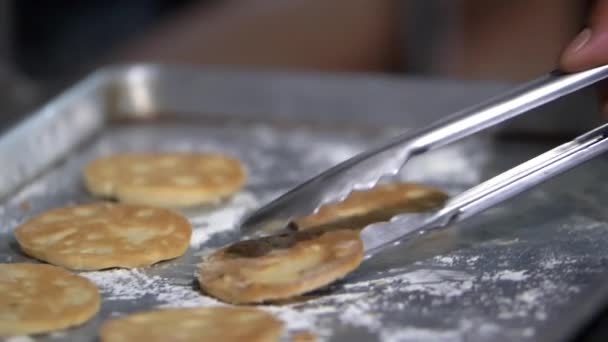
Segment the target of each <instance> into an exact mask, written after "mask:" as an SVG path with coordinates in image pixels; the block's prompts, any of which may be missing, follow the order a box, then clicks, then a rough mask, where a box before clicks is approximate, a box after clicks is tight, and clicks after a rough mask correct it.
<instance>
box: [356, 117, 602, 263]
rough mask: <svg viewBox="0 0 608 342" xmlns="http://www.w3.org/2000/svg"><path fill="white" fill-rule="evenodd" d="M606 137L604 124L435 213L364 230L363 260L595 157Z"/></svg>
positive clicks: (458, 197)
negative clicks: (411, 236)
mask: <svg viewBox="0 0 608 342" xmlns="http://www.w3.org/2000/svg"><path fill="white" fill-rule="evenodd" d="M607 134H608V124H605V125H602V126H600V127H598V128H596V129H593V130H591V131H589V132H587V133H585V134H583V135H581V136H579V137H577V138H575V139H574V140H572V141H570V142H567V143H565V144H562V145H560V146H558V147H555V148H553V149H551V150H550V151H547V152H545V153H543V154H541V155H539V156H537V157H534V158H532V159H530V160H528V161H526V162H524V163H522V164H520V165H518V166H516V167H514V168H512V169H509V170H507V171H505V172H503V173H501V174H499V175H497V176H495V177H493V178H491V179H489V180H487V181H485V182H483V183H481V184H479V185H476V186H474V187H473V188H471V189H468V190H466V191H464V192H462V193H461V194H458V195H456V196H454V197H452V198H450V199H449V200H448V201H447V202H446V203H445V205H444V206H443V207H441V208H439V209H437V210H433V211H430V212H427V213H420V214H404V215H401V216H396V217H394V218H393V219H391V220H390V222H389V223H376V224H372V225H370V226H368V227H365V228H364V229H363V231H362V232H361V239H362V240H363V243H364V246H365V254H366V258H369V257H371V256H373V255H374V254H376V253H379V252H380V251H382V250H383V249H385V248H388V247H390V246H391V245H393V244H395V243H400V242H401V241H402V240H404V239H405V238H406V237H407V236H408V235H411V234H415V233H418V234H422V233H427V232H428V231H431V230H434V229H441V228H446V227H447V226H449V225H454V224H456V223H459V222H462V221H463V220H465V219H467V218H469V217H472V216H474V215H477V214H479V213H481V212H483V211H485V210H487V209H489V208H491V207H493V206H495V205H497V204H500V203H502V202H504V201H506V200H508V199H510V198H512V197H513V196H516V195H519V194H521V193H522V192H524V191H527V190H530V189H531V188H533V187H535V186H537V185H538V184H541V183H543V182H546V181H547V180H549V179H551V178H553V177H555V176H557V175H560V174H561V173H563V172H566V171H568V170H570V169H572V168H574V167H576V166H579V165H580V164H582V163H584V162H587V161H589V160H590V159H593V158H595V157H597V156H598V155H600V154H602V153H604V152H606V150H608V139H607Z"/></svg>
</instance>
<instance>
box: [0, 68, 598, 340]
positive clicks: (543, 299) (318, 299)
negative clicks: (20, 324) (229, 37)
mask: <svg viewBox="0 0 608 342" xmlns="http://www.w3.org/2000/svg"><path fill="white" fill-rule="evenodd" d="M373 89H376V91H374V90H373ZM377 89H381V90H382V91H378V90H377ZM433 89H441V91H442V94H443V97H442V101H428V99H429V98H430V97H431V95H432V94H433V92H434V90H433ZM500 89H501V87H500V86H495V87H493V88H492V85H491V84H490V85H488V84H486V83H482V84H478V85H475V84H474V83H454V82H444V83H442V82H439V83H436V81H434V82H432V83H427V82H425V81H411V80H410V81H408V80H403V81H401V80H398V79H383V78H381V77H377V76H356V77H353V76H345V77H337V76H331V75H328V76H322V75H315V76H310V75H292V74H285V75H280V74H273V75H270V76H269V75H267V74H264V73H250V72H232V73H231V72H222V71H200V70H196V69H194V70H192V69H180V68H177V69H173V68H158V67H151V66H146V67H142V66H136V67H132V68H124V69H113V70H109V71H103V72H100V73H98V74H96V75H94V76H92V77H91V78H89V79H87V80H86V81H85V82H84V83H83V84H79V85H77V86H76V87H75V88H73V89H71V90H70V91H69V92H68V93H67V95H65V96H63V97H61V98H60V99H58V100H55V101H53V102H52V103H50V104H48V105H47V106H45V107H44V108H43V110H41V111H39V112H37V113H34V116H33V117H32V118H30V119H29V121H28V122H27V123H25V124H24V125H22V126H20V127H19V128H18V132H21V134H16V133H14V132H17V131H11V133H9V135H8V136H10V137H12V138H11V139H6V137H7V135H4V136H2V138H0V146H2V153H0V156H2V158H3V159H2V164H1V165H2V166H3V167H2V168H0V173H2V176H3V177H4V174H5V171H8V170H12V169H7V168H5V166H6V165H13V164H21V163H25V165H29V166H28V168H24V169H22V170H23V171H26V172H23V173H18V172H16V173H13V172H14V171H15V170H12V171H11V173H10V175H11V177H12V178H13V179H14V181H13V182H10V183H9V184H8V185H5V188H3V189H4V190H5V191H4V193H5V194H6V195H5V196H4V197H3V199H2V201H1V202H0V261H2V262H16V261H33V260H32V259H29V258H27V257H25V256H24V255H23V254H21V253H20V252H19V248H18V246H17V245H16V242H15V241H14V238H13V237H12V230H13V229H14V228H15V226H16V225H18V224H19V223H20V222H22V221H23V220H24V219H26V218H28V217H31V216H32V215H34V214H36V213H39V212H41V211H43V210H46V209H48V208H51V207H56V206H62V205H66V204H70V203H81V202H87V201H92V200H93V198H92V197H90V196H89V195H88V194H87V193H86V191H85V190H84V188H83V186H82V184H81V178H80V177H81V176H80V172H81V168H82V166H83V165H84V164H85V163H86V162H87V161H89V160H91V159H92V158H95V157H97V156H99V155H102V154H106V153H112V152H118V151H125V150H218V151H223V152H226V153H230V154H233V155H235V156H237V157H238V158H241V159H242V160H243V161H244V162H245V164H246V166H247V168H248V171H249V181H248V184H247V186H246V187H245V189H244V190H243V194H247V195H248V196H252V197H254V198H255V199H256V203H258V204H262V203H264V202H265V201H267V200H269V199H271V198H273V197H274V196H276V195H277V194H279V193H281V192H283V191H285V190H287V189H289V188H290V187H292V186H294V185H296V184H298V183H299V182H301V181H302V180H304V179H306V177H308V175H310V174H313V173H316V172H320V171H322V170H324V169H326V168H327V167H330V166H331V165H334V164H336V163H337V162H339V161H341V160H343V159H345V158H347V157H349V156H351V155H352V154H354V153H356V152H359V151H362V150H364V149H366V148H369V147H370V146H372V145H373V144H374V143H375V142H377V141H381V140H384V139H386V138H387V137H389V136H392V135H393V134H394V131H395V129H394V127H398V130H399V131H401V130H403V129H405V128H408V127H419V126H420V125H421V122H422V121H424V120H425V119H427V118H419V117H408V116H400V115H399V113H401V111H403V109H404V108H407V106H405V107H404V106H403V101H404V98H405V99H406V100H407V101H410V102H411V104H412V107H415V106H416V105H417V103H418V104H421V102H416V101H417V99H418V100H420V99H419V98H422V99H426V100H425V101H426V102H427V103H426V105H427V107H423V106H420V107H419V108H420V109H421V110H427V111H428V112H426V113H425V114H427V113H428V114H429V115H430V114H431V113H449V112H453V111H454V110H456V109H458V107H459V106H460V107H462V106H463V105H467V104H472V103H475V102H477V101H479V100H480V99H481V98H484V97H487V95H488V93H489V92H492V91H493V92H495V93H496V92H498V91H499V90H500ZM502 89H504V88H502ZM425 91H426V94H427V95H428V96H426V97H425V96H422V95H421V92H425ZM365 94H367V97H366V98H364V99H363V96H364V95H365ZM336 99H338V100H336ZM353 101H354V102H356V103H355V105H353ZM77 108H81V109H83V113H84V114H82V116H83V118H82V120H83V121H84V122H85V123H86V124H76V123H74V122H79V121H78V120H79V119H78V117H79V116H78V115H77V114H76V113H78V112H79V111H78V110H77ZM416 109H418V108H416ZM155 113H158V114H159V115H154V114H155ZM306 113H311V114H310V115H309V116H303V115H304V114H306ZM384 113H386V115H385V116H384ZM364 114H367V115H364ZM561 114H562V115H567V114H569V113H567V112H566V113H561ZM282 115H283V116H282ZM300 115H302V116H300ZM372 115H375V117H374V122H369V121H367V120H369V118H370V117H373V116H372ZM298 117H300V120H298ZM106 118H107V122H106V123H104V119H106ZM148 118H149V119H150V120H147V119H148ZM51 119H52V120H51ZM139 119H143V121H138V120H139ZM156 119H158V120H156ZM321 119H323V120H324V121H322V120H321ZM125 120H126V121H125ZM345 120H347V121H349V122H350V125H349V126H348V127H344V126H335V125H334V126H328V125H327V124H324V123H327V122H329V123H337V122H344V121H345ZM372 124H375V125H374V127H373V129H372V128H370V126H372ZM383 126H386V127H388V126H392V127H393V129H387V128H384V129H383V128H382V127H383ZM49 127H61V130H60V131H61V132H63V134H57V133H52V132H56V131H53V130H49V129H48V128H49ZM67 127H71V128H72V129H67ZM77 128H78V129H77ZM589 128H591V127H589ZM47 134H49V135H51V136H52V137H53V139H51V138H50V137H45V136H46V135H47ZM33 139H39V141H41V142H40V143H38V144H34V143H33V142H31V141H33ZM47 139H48V140H47ZM7 141H14V142H17V141H23V142H26V143H28V144H29V145H27V146H32V147H29V148H28V149H26V150H22V149H17V148H15V149H7V148H6V147H4V146H5V144H6V142H7ZM43 145H52V146H51V147H53V146H55V148H56V150H52V149H51V148H47V147H46V146H43ZM552 145H556V144H555V143H550V142H546V143H531V142H521V141H520V142H516V141H497V140H491V139H488V137H486V136H476V137H473V138H469V139H465V140H462V141H459V142H457V143H455V144H452V145H450V146H446V147H444V148H441V149H437V150H435V151H433V152H430V153H425V154H424V155H421V156H419V157H418V158H415V159H412V161H411V162H410V163H408V165H406V166H405V168H404V169H403V170H402V172H401V173H400V174H399V175H398V176H397V177H399V178H401V179H408V180H413V181H420V182H425V183H428V184H434V185H436V186H439V187H440V188H442V189H444V190H446V191H448V192H450V193H451V194H457V193H460V192H461V191H463V190H464V189H467V188H469V187H471V186H473V185H475V184H479V183H480V182H481V181H483V180H484V179H486V178H488V177H489V176H491V175H495V174H497V173H500V172H501V171H503V170H505V169H508V168H509V167H511V166H512V165H516V164H518V163H521V162H522V161H524V160H526V159H528V158H530V157H532V156H535V155H538V154H539V153H540V152H542V151H545V150H547V149H548V148H550V147H551V146H552ZM33 146H38V147H39V148H33ZM18 147H21V146H20V145H19V146H18ZM7 152H9V153H8V154H7ZM0 178H2V177H0ZM606 201H608V159H606V158H603V157H599V158H597V159H595V160H593V161H591V162H590V163H588V164H586V165H583V166H581V167H580V168H577V169H575V170H572V171H571V172H569V173H567V174H564V175H562V176H559V177H557V178H555V179H553V180H551V181H549V182H547V183H545V184H543V185H541V186H539V187H538V188H535V189H533V190H531V191H530V192H528V193H525V194H522V195H521V196H519V197H518V198H517V199H516V200H510V201H507V202H505V203H503V204H501V205H499V206H496V207H495V208H492V209H489V210H487V211H486V212H484V213H482V214H481V215H479V216H476V217H473V218H470V219H469V220H467V222H466V225H464V224H458V225H456V226H455V227H453V228H452V229H449V230H445V231H441V232H433V233H430V234H428V235H426V236H422V237H420V238H417V239H412V240H410V241H406V242H404V243H402V244H400V245H398V246H395V247H393V248H391V249H390V250H388V251H386V253H383V254H381V255H378V256H377V257H376V258H373V259H371V260H368V261H366V262H365V263H363V264H362V266H361V267H360V268H359V269H358V270H357V271H355V272H354V273H352V274H351V275H349V276H348V277H346V278H345V279H343V280H341V281H339V282H337V283H336V284H334V285H332V286H330V287H328V288H325V289H321V290H319V291H316V292H315V293H313V294H312V296H311V297H308V298H307V299H306V300H303V301H299V302H294V303H288V304H284V305H283V306H278V305H275V306H263V307H262V308H263V309H265V310H270V311H271V312H273V313H275V314H277V315H278V316H279V317H280V318H281V319H284V320H285V321H286V322H287V323H288V324H287V326H288V329H289V330H297V329H299V328H302V327H305V328H309V329H312V330H314V331H317V332H318V333H319V334H321V336H322V337H324V338H325V339H326V340H330V341H370V340H380V339H385V340H400V341H487V340H493V341H497V342H499V341H514V340H518V341H535V340H538V339H539V338H541V336H543V335H544V332H546V331H548V330H549V329H553V325H554V324H555V322H559V324H560V327H561V328H563V329H564V331H567V330H569V329H573V328H574V326H571V324H573V323H574V322H577V324H578V323H579V319H578V318H582V316H581V317H575V316H576V314H577V312H576V311H573V310H565V308H568V307H569V306H570V305H574V304H575V303H576V301H577V300H578V298H579V295H580V294H582V293H585V292H586V291H589V290H590V287H589V285H590V284H591V282H592V280H594V279H595V278H596V277H597V275H599V274H602V273H605V272H607V271H608V214H607V213H606V210H605V205H604V203H606ZM24 204H27V205H24ZM229 206H230V203H226V204H222V205H220V206H219V207H216V208H205V209H200V210H199V209H197V210H192V211H188V212H185V214H186V215H187V216H188V217H189V218H190V219H191V220H192V222H193V226H194V231H195V234H194V235H196V236H198V237H199V238H200V237H203V238H201V239H200V244H193V245H192V246H191V248H190V249H189V250H188V252H187V253H186V255H184V256H183V257H180V258H178V259H176V260H172V261H168V262H163V263H160V264H158V265H155V266H153V267H149V268H143V269H140V270H138V271H136V272H134V273H128V272H124V273H113V272H116V271H107V273H106V272H104V273H99V274H98V275H97V277H102V276H103V275H105V274H108V275H109V274H114V276H108V278H107V281H106V282H110V281H114V282H115V283H116V286H117V290H116V291H114V292H113V290H112V286H111V285H107V287H103V286H102V287H101V292H102V297H103V304H102V308H101V311H100V313H99V314H98V315H97V316H96V317H95V318H94V319H93V320H91V321H90V322H88V323H86V324H85V325H83V326H82V327H78V328H75V329H70V330H68V331H66V332H61V333H58V334H51V335H42V336H35V337H33V339H34V340H37V341H38V340H40V341H95V340H96V337H95V336H96V331H97V328H98V327H99V325H100V324H101V322H103V321H104V320H105V319H107V318H109V317H113V316H114V315H117V314H124V313H129V312H133V311H138V310H144V309H149V308H153V307H157V306H159V305H164V306H166V305H175V306H182V305H186V304H190V305H192V302H196V300H198V299H199V298H200V299H201V300H202V301H207V300H210V299H208V297H206V296H203V295H200V296H199V295H198V294H197V293H198V289H197V288H196V284H195V283H194V282H193V279H194V278H193V272H194V271H195V269H196V264H197V263H198V262H200V257H201V255H202V254H205V253H208V251H210V250H213V249H214V248H216V247H219V246H222V245H223V244H225V243H228V242H230V241H234V240H235V239H237V238H239V237H240V235H239V232H238V230H237V227H236V226H233V227H231V228H230V229H226V230H225V231H222V232H216V233H214V234H211V233H209V235H205V234H204V232H205V231H206V230H207V229H209V228H211V227H207V226H205V225H204V224H203V223H201V218H203V217H206V216H207V215H210V214H214V213H218V212H219V213H222V212H224V213H225V212H226V211H225V208H226V207H229ZM387 270H388V271H387ZM117 274H119V275H124V274H128V275H132V277H133V279H134V280H133V281H132V282H127V283H124V282H123V281H124V280H125V279H124V278H122V277H117V276H116V275H117ZM129 279H131V278H129ZM132 288H133V290H136V291H135V293H134V295H133V296H131V297H127V296H125V295H124V293H125V292H126V293H127V294H128V293H129V290H131V289H132ZM308 323H310V324H308Z"/></svg>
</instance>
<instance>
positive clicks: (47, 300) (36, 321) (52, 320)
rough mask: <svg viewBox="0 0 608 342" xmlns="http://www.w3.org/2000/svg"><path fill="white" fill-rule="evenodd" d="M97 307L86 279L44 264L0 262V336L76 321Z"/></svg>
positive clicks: (94, 291)
mask: <svg viewBox="0 0 608 342" xmlns="http://www.w3.org/2000/svg"><path fill="white" fill-rule="evenodd" d="M98 310H99V292H98V290H97V287H96V286H95V285H94V284H93V283H91V282H90V281H89V280H88V279H85V278H83V277H80V276H78V275H75V274H72V273H70V272H68V271H66V270H64V269H62V268H59V267H55V266H51V265H44V264H27V263H16V264H0V337H2V336H4V337H6V336H17V335H27V334H38V333H44V332H50V331H54V330H60V329H65V328H68V327H71V326H75V325H79V324H82V323H84V322H86V321H87V320H89V319H90V318H91V317H93V316H94V315H95V314H96V313H97V311H98Z"/></svg>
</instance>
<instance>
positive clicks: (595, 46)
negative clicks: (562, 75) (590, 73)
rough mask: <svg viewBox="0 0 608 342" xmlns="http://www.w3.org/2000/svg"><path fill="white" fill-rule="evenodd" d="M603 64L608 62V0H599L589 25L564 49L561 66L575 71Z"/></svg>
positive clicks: (592, 12)
mask: <svg viewBox="0 0 608 342" xmlns="http://www.w3.org/2000/svg"><path fill="white" fill-rule="evenodd" d="M603 64H608V0H597V1H595V4H594V6H593V9H592V11H591V15H590V17H589V20H588V26H587V27H586V28H585V29H583V30H582V31H581V32H580V33H579V34H578V35H577V36H576V37H575V38H574V39H573V40H572V41H571V42H570V44H569V45H568V47H566V49H565V50H564V51H563V53H562V55H561V58H560V66H561V68H562V69H563V70H564V71H570V72H574V71H581V70H585V69H589V68H592V67H595V66H599V65H603Z"/></svg>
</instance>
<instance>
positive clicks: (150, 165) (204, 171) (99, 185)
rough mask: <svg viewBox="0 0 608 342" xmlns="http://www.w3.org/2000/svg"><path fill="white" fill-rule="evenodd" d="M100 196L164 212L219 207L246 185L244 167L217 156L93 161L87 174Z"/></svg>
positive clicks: (115, 157) (139, 155)
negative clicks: (213, 204)
mask: <svg viewBox="0 0 608 342" xmlns="http://www.w3.org/2000/svg"><path fill="white" fill-rule="evenodd" d="M84 179H85V182H86V186H87V188H88V189H89V191H90V192H91V193H93V194H94V195H97V196H103V197H111V198H117V199H118V200H119V201H121V202H126V203H135V204H147V205H153V206H160V207H188V206H194V205H199V204H205V203H209V202H214V201H217V200H219V199H221V198H223V197H226V196H228V195H230V194H232V193H234V192H236V191H237V190H239V189H240V188H241V187H242V186H243V183H244V182H245V171H244V169H243V166H242V165H241V163H240V162H239V161H238V160H236V159H234V158H231V157H228V156H226V155H223V154H214V153H178V152H171V153H125V154H115V155H111V156H107V157H102V158H99V159H96V160H93V161H92V162H91V163H89V164H88V165H87V166H86V168H85V169H84Z"/></svg>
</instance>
